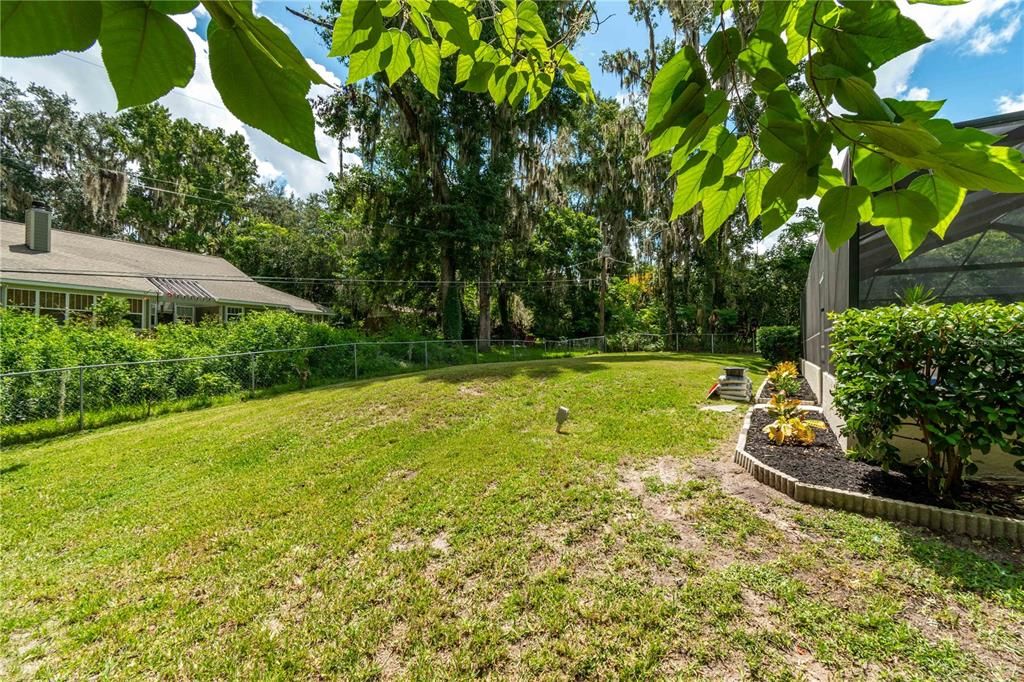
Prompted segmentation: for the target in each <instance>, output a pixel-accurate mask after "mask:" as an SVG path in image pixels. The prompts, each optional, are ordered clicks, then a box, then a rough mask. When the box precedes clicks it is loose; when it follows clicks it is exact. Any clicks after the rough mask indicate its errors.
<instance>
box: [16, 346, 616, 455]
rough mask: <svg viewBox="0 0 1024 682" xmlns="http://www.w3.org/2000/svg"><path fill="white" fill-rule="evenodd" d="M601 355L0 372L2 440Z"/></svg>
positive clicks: (355, 353)
mask: <svg viewBox="0 0 1024 682" xmlns="http://www.w3.org/2000/svg"><path fill="white" fill-rule="evenodd" d="M603 350H605V339H604V337H599V336H592V337H585V338H578V339H560V340H523V339H514V340H513V339H495V340H491V341H490V342H483V341H477V340H469V341H430V340H427V341H365V342H357V343H342V344H332V345H324V346H304V347H301V348H279V349H273V350H261V351H250V352H239V353H225V354H221V355H208V356H202V357H183V358H172V359H158V360H141V361H134V362H117V363H106V364H93V365H81V366H75V367H59V368H52V369H40V370H29V371H23V372H8V373H5V374H0V437H2V439H3V441H4V442H6V443H12V442H19V441H26V440H33V439H35V438H39V437H45V436H48V435H56V434H59V433H65V432H69V431H73V430H81V429H85V428H93V427H96V426H101V425H106V424H112V423H117V422H121V421H129V420H132V419H139V418H144V417H147V416H150V415H152V414H155V413H160V412H168V411H174V410H180V409H189V408H191V407H199V406H203V405H210V404H214V403H216V402H217V401H219V400H224V399H225V397H226V396H231V395H236V394H239V393H249V394H256V393H257V392H279V391H286V390H289V389H295V388H305V387H308V386H312V385H317V384H325V383H335V382H338V381H343V380H346V379H349V380H351V379H365V378H371V377H380V376H389V375H394V374H402V373H407V372H414V371H418V370H426V369H433V368H437V367H449V366H453V365H467V364H473V363H488V362H508V361H520V360H534V359H542V358H550V357H567V356H571V355H578V354H590V353H598V352H601V351H603Z"/></svg>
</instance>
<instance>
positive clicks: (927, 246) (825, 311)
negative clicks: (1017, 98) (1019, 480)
mask: <svg viewBox="0 0 1024 682" xmlns="http://www.w3.org/2000/svg"><path fill="white" fill-rule="evenodd" d="M959 125H960V126H965V127H972V128H978V129H980V130H984V131H985V132H988V133H991V134H993V135H1001V136H1003V139H1002V140H1000V141H999V144H1003V145H1011V146H1014V147H1017V148H1018V149H1022V148H1024V111H1018V112H1014V113H1009V114H1002V115H999V116H991V117H988V118H983V119H977V120H973V121H966V122H963V123H961V124H959ZM843 171H844V174H845V176H846V177H847V180H848V181H849V180H850V177H851V175H852V173H851V171H850V167H849V160H848V159H847V162H846V164H845V167H844V169H843ZM913 177H915V176H911V177H910V178H907V179H905V180H903V181H902V182H901V183H900V184H901V185H904V186H905V185H906V184H908V183H909V182H910V180H911V179H912V178H913ZM913 286H921V287H923V288H924V289H926V290H929V291H930V292H931V295H932V296H933V297H934V298H935V300H936V301H941V302H956V301H982V300H987V299H993V300H997V301H1004V302H1012V301H1024V194H994V193H992V192H986V191H979V192H969V193H968V194H967V197H966V198H965V199H964V203H963V207H962V208H961V210H960V213H959V215H958V216H957V217H956V219H955V220H954V221H953V222H952V223H951V224H950V226H949V227H948V228H947V230H946V235H945V239H940V238H939V237H938V235H935V234H929V235H928V237H927V239H925V241H924V243H923V244H922V245H921V246H920V247H919V248H918V249H917V251H915V252H914V253H913V254H912V255H911V256H910V257H909V258H908V259H907V260H905V261H901V260H900V257H899V254H898V253H897V251H896V247H894V246H893V244H892V242H891V241H890V240H889V238H888V235H886V233H885V232H884V231H883V230H881V229H879V228H876V227H871V226H869V225H861V226H860V227H859V228H858V230H857V233H856V234H855V235H854V237H853V238H852V239H850V241H849V242H847V243H846V244H843V245H842V246H841V247H840V248H838V249H837V250H836V251H832V250H831V249H830V248H829V246H828V243H827V242H826V241H825V237H824V234H821V235H819V236H818V243H817V246H816V247H815V250H814V256H813V257H812V258H811V266H810V270H809V272H808V275H807V283H806V286H805V289H804V298H803V301H802V306H801V316H800V317H801V328H802V338H803V367H802V370H803V374H804V376H805V377H806V378H807V381H808V383H810V385H811V387H812V388H813V389H814V392H815V393H816V394H817V396H818V398H819V399H820V401H821V404H822V406H823V407H824V409H825V415H826V416H827V417H828V421H829V423H830V424H831V425H832V426H833V427H835V428H837V429H838V427H839V426H840V425H841V423H842V420H841V418H840V417H839V415H838V414H836V413H835V411H834V410H833V409H832V389H833V388H834V386H835V378H834V377H833V375H832V367H831V362H830V349H829V333H830V332H831V330H832V322H831V320H830V319H829V313H831V312H841V311H843V310H846V309H847V308H854V307H856V308H872V307H876V306H883V305H890V304H894V303H899V302H900V297H901V296H902V295H903V294H904V292H906V291H907V290H908V289H909V288H910V287H913ZM840 440H841V442H842V443H843V445H844V446H846V441H845V439H844V438H842V437H840ZM906 443H909V441H901V449H904V455H905V456H908V457H911V456H912V454H913V453H908V452H907V451H906V450H905V446H906ZM907 447H914V446H913V445H910V446H907ZM1005 459H1006V460H1007V461H1009V459H1010V458H1005Z"/></svg>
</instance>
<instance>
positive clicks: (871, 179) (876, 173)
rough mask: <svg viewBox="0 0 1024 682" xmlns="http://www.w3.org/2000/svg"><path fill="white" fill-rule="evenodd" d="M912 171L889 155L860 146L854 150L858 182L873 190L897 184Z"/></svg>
mask: <svg viewBox="0 0 1024 682" xmlns="http://www.w3.org/2000/svg"><path fill="white" fill-rule="evenodd" d="M909 173H910V169H909V168H907V167H905V166H901V165H900V164H899V163H897V162H896V161H893V160H892V159H890V158H889V157H888V156H885V155H883V154H876V153H875V152H873V151H870V150H869V149H865V148H864V147H861V146H858V147H857V148H856V149H854V150H853V176H854V177H855V178H856V179H857V184H858V185H860V186H862V187H867V188H868V189H869V190H871V191H872V192H877V191H878V190H880V189H883V188H885V187H889V186H891V185H895V184H896V183H897V182H899V181H900V180H902V179H903V178H905V177H906V176H907V175H908V174H909Z"/></svg>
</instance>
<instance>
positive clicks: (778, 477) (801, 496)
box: [733, 405, 1024, 545]
mask: <svg viewBox="0 0 1024 682" xmlns="http://www.w3.org/2000/svg"><path fill="white" fill-rule="evenodd" d="M758 409H766V408H765V406H764V405H753V406H751V408H750V409H749V410H747V414H746V416H745V417H744V419H743V428H742V429H741V430H740V437H739V440H738V441H737V443H736V452H735V454H734V455H733V462H735V463H736V464H738V465H740V466H741V467H743V468H744V469H746V470H747V472H748V473H749V474H750V475H751V476H753V477H754V478H756V479H757V480H758V481H760V482H761V483H764V484H765V485H768V486H771V487H772V488H775V489H776V490H778V491H779V492H781V493H785V494H786V495H788V496H789V497H791V498H793V499H794V500H796V501H797V502H803V503H805V504H813V505H817V506H819V507H830V508H832V509H841V510H843V511H850V512H855V513H858V514H863V515H865V516H877V517H880V518H883V519H888V520H890V521H900V522H903V523H909V524H913V525H915V526H922V527H924V528H930V529H931V530H936V531H942V532H945V533H958V534H961V535H967V536H969V537H975V538H1003V539H1006V540H1009V541H1010V542H1013V543H1015V544H1018V545H1024V520H1020V519H1012V518H1009V517H1006V516H993V515H990V514H978V513H975V512H963V511H957V510H955V509H943V508H941V507H933V506H931V505H927V504H919V503H917V502H904V501H902V500H893V499H889V498H886V497H878V496H875V495H869V494H867V493H858V492H853V491H850V490H839V489H836V488H826V487H825V486H820V485H812V484H810V483H803V482H801V481H799V480H798V479H796V478H794V477H792V476H790V475H789V474H785V473H783V472H781V471H779V470H778V469H773V468H772V467H770V466H767V465H766V464H763V463H762V462H761V461H760V460H759V459H757V458H756V457H754V456H753V455H751V454H750V453H749V452H747V451H746V445H747V431H748V430H749V429H750V417H751V415H752V414H753V412H754V410H758ZM804 409H805V410H808V411H811V412H821V408H820V407H805V408H804Z"/></svg>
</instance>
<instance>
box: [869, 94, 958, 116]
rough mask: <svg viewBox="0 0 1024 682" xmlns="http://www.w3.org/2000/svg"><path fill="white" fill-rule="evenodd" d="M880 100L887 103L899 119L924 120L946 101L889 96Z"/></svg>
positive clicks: (936, 111) (937, 110) (933, 114)
mask: <svg viewBox="0 0 1024 682" xmlns="http://www.w3.org/2000/svg"><path fill="white" fill-rule="evenodd" d="M882 101H883V102H885V103H886V105H888V107H889V108H890V109H891V110H892V111H893V112H894V113H895V114H896V117H897V118H898V119H900V120H901V121H902V120H904V119H909V120H913V121H926V120H928V119H930V118H932V117H933V116H935V114H937V113H939V109H941V108H942V105H943V104H945V103H946V100H944V99H943V100H939V101H937V102H929V101H926V100H899V99H893V98H891V97H886V98H885V99H883V100H882Z"/></svg>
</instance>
